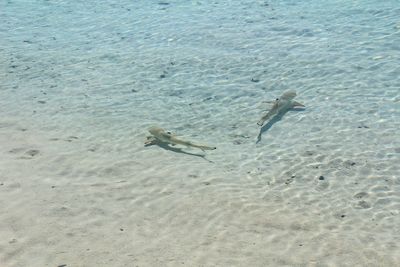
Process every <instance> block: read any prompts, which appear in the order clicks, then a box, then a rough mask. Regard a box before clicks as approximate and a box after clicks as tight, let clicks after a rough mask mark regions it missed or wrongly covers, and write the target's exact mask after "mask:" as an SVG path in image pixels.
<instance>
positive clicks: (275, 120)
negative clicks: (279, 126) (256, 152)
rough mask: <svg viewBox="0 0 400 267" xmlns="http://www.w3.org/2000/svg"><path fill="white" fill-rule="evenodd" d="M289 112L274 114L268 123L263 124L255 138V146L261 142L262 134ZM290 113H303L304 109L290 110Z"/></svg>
mask: <svg viewBox="0 0 400 267" xmlns="http://www.w3.org/2000/svg"><path fill="white" fill-rule="evenodd" d="M288 111H289V110H288V109H287V110H284V111H283V112H280V113H278V114H276V115H275V116H274V117H272V119H270V120H269V121H268V123H266V124H264V125H263V126H262V127H261V128H260V132H259V133H258V136H257V141H256V144H258V143H259V142H261V136H262V134H263V133H265V132H266V131H268V130H269V129H271V127H272V125H274V124H275V123H277V122H278V121H280V120H281V119H282V117H283V115H285V114H286V113H287V112H288ZM290 111H296V112H299V111H304V108H292V109H290Z"/></svg>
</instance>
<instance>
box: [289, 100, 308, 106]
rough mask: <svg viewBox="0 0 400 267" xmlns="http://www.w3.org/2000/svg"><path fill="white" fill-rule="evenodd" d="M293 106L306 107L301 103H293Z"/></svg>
mask: <svg viewBox="0 0 400 267" xmlns="http://www.w3.org/2000/svg"><path fill="white" fill-rule="evenodd" d="M292 106H293V107H305V106H304V105H303V104H301V103H299V102H297V101H293V103H292Z"/></svg>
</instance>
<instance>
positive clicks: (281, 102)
mask: <svg viewBox="0 0 400 267" xmlns="http://www.w3.org/2000/svg"><path fill="white" fill-rule="evenodd" d="M296 95H297V94H296V91H292V90H291V91H286V92H284V93H283V94H282V96H281V97H280V98H277V99H276V100H275V101H274V102H273V103H274V104H273V106H272V108H271V109H270V110H269V111H268V113H267V114H265V115H264V116H263V117H262V118H261V119H260V120H259V121H258V122H257V124H258V125H260V126H263V124H264V122H265V121H266V120H269V119H270V118H272V117H273V116H275V115H277V114H283V113H285V112H286V111H288V110H289V109H291V108H293V107H305V106H304V105H303V104H301V103H299V102H297V101H294V100H293V99H294V98H295V97H296Z"/></svg>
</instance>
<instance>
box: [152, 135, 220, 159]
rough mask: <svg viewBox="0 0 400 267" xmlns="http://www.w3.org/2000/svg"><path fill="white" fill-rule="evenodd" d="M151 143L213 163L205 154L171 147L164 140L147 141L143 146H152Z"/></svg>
mask: <svg viewBox="0 0 400 267" xmlns="http://www.w3.org/2000/svg"><path fill="white" fill-rule="evenodd" d="M153 145H157V146H159V147H161V148H163V149H165V150H169V151H172V152H175V153H181V154H186V155H189V156H195V157H199V158H203V159H204V160H205V161H208V162H210V163H214V162H213V161H211V160H209V159H207V158H206V155H204V154H196V153H190V152H186V151H185V150H183V149H182V148H178V147H172V146H171V145H170V144H169V143H165V142H161V141H159V140H157V141H153V142H151V143H147V144H145V145H144V146H145V147H148V146H153Z"/></svg>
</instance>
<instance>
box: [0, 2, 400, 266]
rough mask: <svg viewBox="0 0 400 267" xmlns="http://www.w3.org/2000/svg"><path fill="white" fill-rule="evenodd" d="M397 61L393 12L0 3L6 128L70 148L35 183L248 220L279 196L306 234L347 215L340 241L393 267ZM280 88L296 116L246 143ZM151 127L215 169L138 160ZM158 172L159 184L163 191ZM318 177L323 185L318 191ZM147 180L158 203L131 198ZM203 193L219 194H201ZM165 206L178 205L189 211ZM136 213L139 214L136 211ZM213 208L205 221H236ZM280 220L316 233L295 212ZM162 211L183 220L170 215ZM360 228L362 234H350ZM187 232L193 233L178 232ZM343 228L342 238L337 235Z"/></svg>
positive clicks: (156, 156) (357, 6) (305, 5)
mask: <svg viewBox="0 0 400 267" xmlns="http://www.w3.org/2000/svg"><path fill="white" fill-rule="evenodd" d="M163 3H164V4H163ZM165 3H168V4H165ZM399 63H400V3H399V1H395V0H393V1H390V0H389V1H344V0H343V1H340V0H336V1H335V0H329V1H201V0H199V1H183V0H182V1H168V2H160V1H125V0H122V1H102V0H99V1H12V0H9V1H2V2H1V3H0V115H1V116H0V126H1V128H0V129H2V131H3V133H7V134H13V133H14V131H15V132H17V131H18V129H20V128H21V127H22V128H24V129H25V128H27V129H28V131H27V132H28V134H29V132H30V131H32V132H36V133H40V134H42V135H43V136H45V137H44V139H46V138H47V139H48V140H50V139H57V138H60V139H63V138H64V139H65V138H67V137H68V136H76V137H78V139H79V142H80V143H79V144H78V145H74V144H70V145H71V146H72V147H69V148H67V147H65V146H67V145H62V146H60V147H56V148H55V151H58V152H57V153H58V154H59V155H58V156H59V157H61V156H70V157H71V158H70V159H67V160H66V162H67V163H65V165H64V166H63V167H60V169H58V168H56V167H54V166H56V165H57V164H61V163H60V162H64V161H62V160H60V158H57V157H55V158H54V157H50V156H48V157H50V158H47V159H46V161H43V162H40V161H39V160H40V158H39V159H38V161H39V162H38V163H37V164H38V166H41V168H40V169H39V170H38V171H37V172H36V173H34V174H35V175H34V176H35V179H36V180H37V181H40V180H43V179H44V178H43V177H46V181H48V182H49V183H60V185H63V186H68V185H71V184H72V185H74V184H80V183H83V181H85V182H88V183H89V182H92V183H98V182H105V181H110V180H121V179H126V180H128V181H129V183H131V185H137V186H138V188H139V189H138V190H140V189H142V192H143V193H142V195H141V196H142V197H143V198H146V197H148V198H149V199H151V194H152V192H153V193H154V192H162V191H163V190H164V189H166V188H167V189H170V190H171V191H172V192H181V191H180V190H184V192H185V193H183V195H184V196H187V195H189V194H190V193H189V191H190V192H192V193H193V192H196V193H193V194H195V195H197V194H198V195H201V194H205V195H207V194H215V195H218V194H219V193H223V192H229V195H228V196H227V201H228V202H229V201H233V202H234V201H236V200H238V199H246V200H243V201H245V202H246V204H248V205H250V206H251V205H254V207H258V205H261V204H260V201H266V203H269V204H271V203H275V202H276V201H278V200H277V199H289V200H291V201H292V202H293V201H294V202H299V203H301V202H304V204H299V205H300V206H301V207H303V206H302V205H305V206H304V207H305V209H306V208H307V207H308V206H307V205H311V206H312V208H311V209H313V210H315V212H316V213H318V212H319V213H320V214H323V215H322V216H323V217H322V218H323V219H320V220H317V222H315V223H316V224H317V225H318V226H321V228H322V229H325V228H324V220H327V221H329V220H330V219H331V218H333V220H334V221H333V222H330V224H331V225H335V223H336V221H335V220H336V219H337V217H338V216H339V215H340V214H341V212H342V211H343V210H345V211H346V212H348V213H350V214H354V218H356V219H354V220H353V221H350V223H349V225H352V226H349V227H350V230H351V231H350V230H349V232H348V234H349V235H354V238H355V239H357V240H359V242H360V243H364V242H367V241H366V239H363V238H364V237H365V235H366V233H368V232H371V231H372V232H373V233H376V235H377V236H378V237H377V238H376V240H373V241H369V242H370V243H368V244H369V245H368V246H370V247H381V248H382V249H381V250H378V252H377V253H378V254H379V255H381V256H379V257H382V258H385V256H384V255H385V253H384V252H383V251H386V252H387V253H388V254H389V256H387V259H388V264H392V263H395V262H397V263H398V261H396V260H398V258H396V257H395V256H393V255H396V251H398V245H393V243H396V242H397V241H396V239H398V238H399V232H398V230H395V228H396V225H399V223H400V221H399V212H398V211H399V208H400V201H399V200H400V195H399V192H400V191H399V190H400V180H399V179H400V177H399V168H398V166H397V165H398V163H399V162H400V159H399V157H400V137H399V133H398V129H400V80H399V77H400V64H399ZM288 89H292V90H296V91H297V94H298V97H297V98H296V99H298V101H300V102H302V103H304V104H305V105H306V109H305V110H303V111H301V112H300V111H299V112H288V113H287V114H285V116H284V117H283V118H282V120H280V121H278V122H276V123H274V124H273V125H272V127H271V128H270V129H268V130H267V131H265V132H263V134H262V140H261V142H259V143H256V137H257V135H258V133H259V127H258V126H257V125H256V123H257V121H258V119H259V118H260V116H261V115H262V114H263V112H264V110H265V107H266V104H265V103H263V101H267V100H271V99H275V98H276V97H279V96H280V95H281V94H282V92H283V91H285V90H288ZM16 125H18V127H19V128H18V127H17V126H16ZM151 125H159V126H161V127H164V128H166V129H168V130H171V131H173V132H176V133H179V134H180V135H182V136H185V137H186V139H188V138H189V139H194V140H197V141H199V142H204V143H209V144H211V145H216V146H217V147H218V149H217V150H216V151H212V152H207V156H206V159H207V160H209V161H211V162H209V161H205V160H204V158H201V157H193V156H190V155H186V154H182V153H175V152H173V151H169V150H165V149H162V148H160V147H155V146H154V147H148V148H145V147H143V142H144V139H145V136H146V135H147V128H148V127H149V126H151ZM50 143H51V142H50ZM72 143H74V142H72ZM43 146H44V147H46V146H49V145H48V144H45V145H43ZM57 149H58V150H57ZM64 149H65V150H64ZM7 153H8V152H7V151H4V154H7ZM190 153H197V151H193V150H190ZM7 155H8V154H7ZM42 157H46V153H45V152H44V153H43V155H42ZM87 162H89V163H87ZM351 162H355V167H351V166H353V165H351ZM125 163H126V165H125ZM128 163H129V164H128ZM16 164H17V163H16ZM85 164H86V165H85ZM349 164H350V165H349ZM46 166H50V167H49V168H47V169H46ZM52 166H53V167H52ZM88 166H89V167H88ZM121 166H122V167H121ZM157 166H158V167H157ZM160 166H161V167H160ZM163 171H164V173H167V174H168V175H169V176H171V177H170V178H171V179H170V180H169V181H164V180H163V181H160V180H159V179H160V177H162V175H163ZM188 175H189V177H192V178H193V177H194V176H193V175H195V176H196V177H200V178H199V179H197V180H195V179H189V178H183V177H187V176H188ZM190 175H192V176H190ZM320 175H324V176H326V177H328V178H331V179H329V181H328V183H321V182H320V181H319V180H318V177H319V176H320ZM293 176H296V177H300V179H297V178H293ZM52 177H53V178H52ZM150 178H151V179H153V180H151V181H152V182H151V185H152V186H153V189H154V190H153V191H151V190H150V191H146V190H147V189H145V188H141V187H140V186H142V185H143V184H142V182H143V180H146V179H150ZM199 180H201V182H205V183H209V181H211V183H213V184H214V183H215V186H214V187H212V189H210V191H207V190H205V189H199ZM182 183H184V184H186V185H187V189H182ZM143 186H144V185H143ZM288 186H290V189H288ZM311 189H312V190H311ZM185 190H188V191H185ZM310 190H311V191H310ZM207 192H208V193H207ZM210 192H211V193H210ZM321 192H325V194H326V195H325V197H324V199H321ZM360 192H367V193H368V194H369V196H370V197H369V198H368V199H366V200H365V201H366V203H367V204H368V208H362V207H363V204H360V201H359V200H358V199H357V198H356V199H355V198H354V195H356V194H357V193H360ZM136 193H137V192H136ZM126 194H129V193H128V192H126ZM137 194H139V193H137ZM172 197H175V198H173V199H170V201H171V203H175V205H178V203H185V201H188V200H187V199H186V198H185V197H182V198H180V195H179V194H178V193H177V195H175V196H172ZM260 199H261V200H260ZM148 201H149V202H151V200H148ZM157 201H160V203H161V202H162V200H161V199H156V200H154V202H151V203H153V204H152V205H154V206H157V205H158V204H159V202H157ZM307 201H308V202H307ZM190 203H191V202H190ZM263 203H264V204H262V205H267V204H265V202H263ZM130 204H132V206H135V205H138V206H137V208H138V209H140V205H142V204H143V202H135V201H132V202H131V203H130ZM269 204H268V205H269ZM199 205H200V204H199ZM271 205H272V204H271ZM274 205H275V204H274ZM360 205H361V206H360ZM200 206H201V205H200ZM272 206H273V205H272ZM135 207H136V206H135ZM274 207H275V206H274ZM360 207H361V208H360ZM364 207H366V206H365V205H364ZM191 209H195V204H193V206H191ZM213 209H214V210H212V211H210V212H209V213H207V212H206V209H205V210H204V214H203V215H202V216H203V217H204V216H206V217H205V218H208V217H207V214H210V213H218V212H221V214H224V213H223V210H225V211H226V212H228V213H229V212H232V213H234V209H233V208H232V210H230V209H229V208H227V207H226V206H223V205H222V206H221V207H218V206H216V207H214V206H213ZM277 210H278V211H279V210H281V211H282V212H283V213H285V214H289V215H287V216H289V217H288V218H291V219H293V218H296V217H297V216H300V215H299V214H301V216H304V220H306V221H307V220H308V221H312V220H313V219H311V217H312V216H311V215H310V217H308V215H309V214H308V215H307V213H303V211H302V209H301V208H299V209H296V208H290V207H284V208H283V207H281V209H280V208H278V209H277ZM143 212H144V211H143ZM160 212H161V211H160ZM257 212H261V211H260V210H257V209H256V211H255V213H256V214H258V213H257ZM170 213H171V215H170V216H176V215H177V214H180V213H179V212H178V211H177V210H174V208H173V207H170ZM278 213H279V212H278ZM382 214H383V215H382ZM138 216H139V215H138ZM139 217H140V216H139ZM155 217H157V216H155ZM221 218H222V222H228V221H230V220H232V218H231V217H229V216H227V217H224V216H222V215H221ZM221 218H219V219H221ZM370 218H374V221H375V219H376V220H377V221H379V223H380V226H372V225H375V222H373V223H372V222H370V221H369V219H370ZM103 219H104V218H103ZM136 219H137V218H136ZM190 219H193V218H190V216H189V217H188V220H190ZM214 219H215V220H216V219H218V218H214ZM99 220H100V218H99ZM155 220H156V219H155ZM215 220H213V217H212V218H210V220H209V221H210V222H212V223H215V224H216V225H218V223H217V222H216V221H215ZM252 221H253V219H252V217H251V216H249V217H248V221H241V223H243V224H246V223H250V224H251V222H252ZM205 223H207V222H205ZM340 223H343V222H342V221H340ZM364 224H367V225H370V226H368V227H366V228H365V229H364V230H363V231H365V232H362V231H361V233H355V232H353V231H356V230H355V229H360V228H362V225H364ZM342 226H343V225H342ZM165 227H166V229H169V228H168V225H167V226H165ZM185 227H186V228H185ZM191 227H192V225H191ZM217 228H218V227H217ZM327 228H329V227H327ZM339 228H340V227H339ZM172 230H173V229H172ZM172 230H171V231H172ZM181 230H182V231H183V232H184V233H185V232H187V233H190V232H191V231H192V230H193V229H192V228H190V227H189V226H188V225H185V224H182V225H181ZM340 230H341V231H343V232H342V233H343V234H344V235H345V234H346V226H343V228H340ZM167 232H168V231H167ZM322 232H323V231H322ZM197 234H198V235H199V239H201V237H202V234H204V233H203V232H200V233H197ZM166 236H168V235H167V234H166ZM115 242H119V241H115ZM232 242H233V240H232ZM326 242H327V245H326V247H324V248H326V249H327V250H328V248H329V244H328V243H329V241H326ZM189 243H190V242H189ZM233 243H234V242H233ZM289 243H290V242H289ZM185 244H186V243H185ZM357 244H358V243H357ZM220 245H221V246H222V243H221V244H220ZM160 246H161V245H160ZM155 247H157V246H155ZM186 247H190V245H188V244H186ZM217 247H218V246H217ZM203 252H204V254H207V253H209V251H207V250H204V251H203ZM226 253H227V255H229V253H228V252H226ZM237 253H238V252H237ZM367 254H368V253H367V252H366V253H365V254H362V253H361V254H357V255H358V256H359V257H361V258H362V257H364V256H365V257H366V255H367ZM246 255H248V254H246ZM260 255H261V256H262V253H261V254H260ZM296 255H302V254H301V252H298V254H296ZM321 255H324V254H323V253H322V254H320V258H323V256H321ZM382 255H383V256H382ZM379 257H378V258H379ZM244 258H246V256H244ZM300 258H301V257H300ZM366 258H368V257H366ZM340 259H341V258H340V257H339V256H338V258H337V259H336V260H335V258H333V259H332V258H330V259H328V260H327V264H329V263H333V264H335V263H336V264H338V262H341V260H340ZM193 262H194V261H193ZM193 262H192V263H193ZM362 262H363V263H371V262H368V260H365V261H362ZM203 263H204V262H203ZM205 263H206V265H207V263H208V264H211V263H212V260H211V261H208V262H207V261H205ZM219 263H220V264H222V265H224V264H228V263H232V262H229V261H221V262H219ZM291 263H292V264H294V263H296V264H297V263H299V264H305V262H304V261H301V260H300V261H295V260H293V261H292V262H291ZM324 263H326V262H324ZM372 263H374V261H372ZM233 264H238V262H235V261H234V262H233ZM288 264H289V265H290V261H289V263H288ZM121 266H122V265H121ZM153 266H154V265H153ZM189 266H190V264H189ZM225 266H226V265H225ZM260 266H261V265H260Z"/></svg>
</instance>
